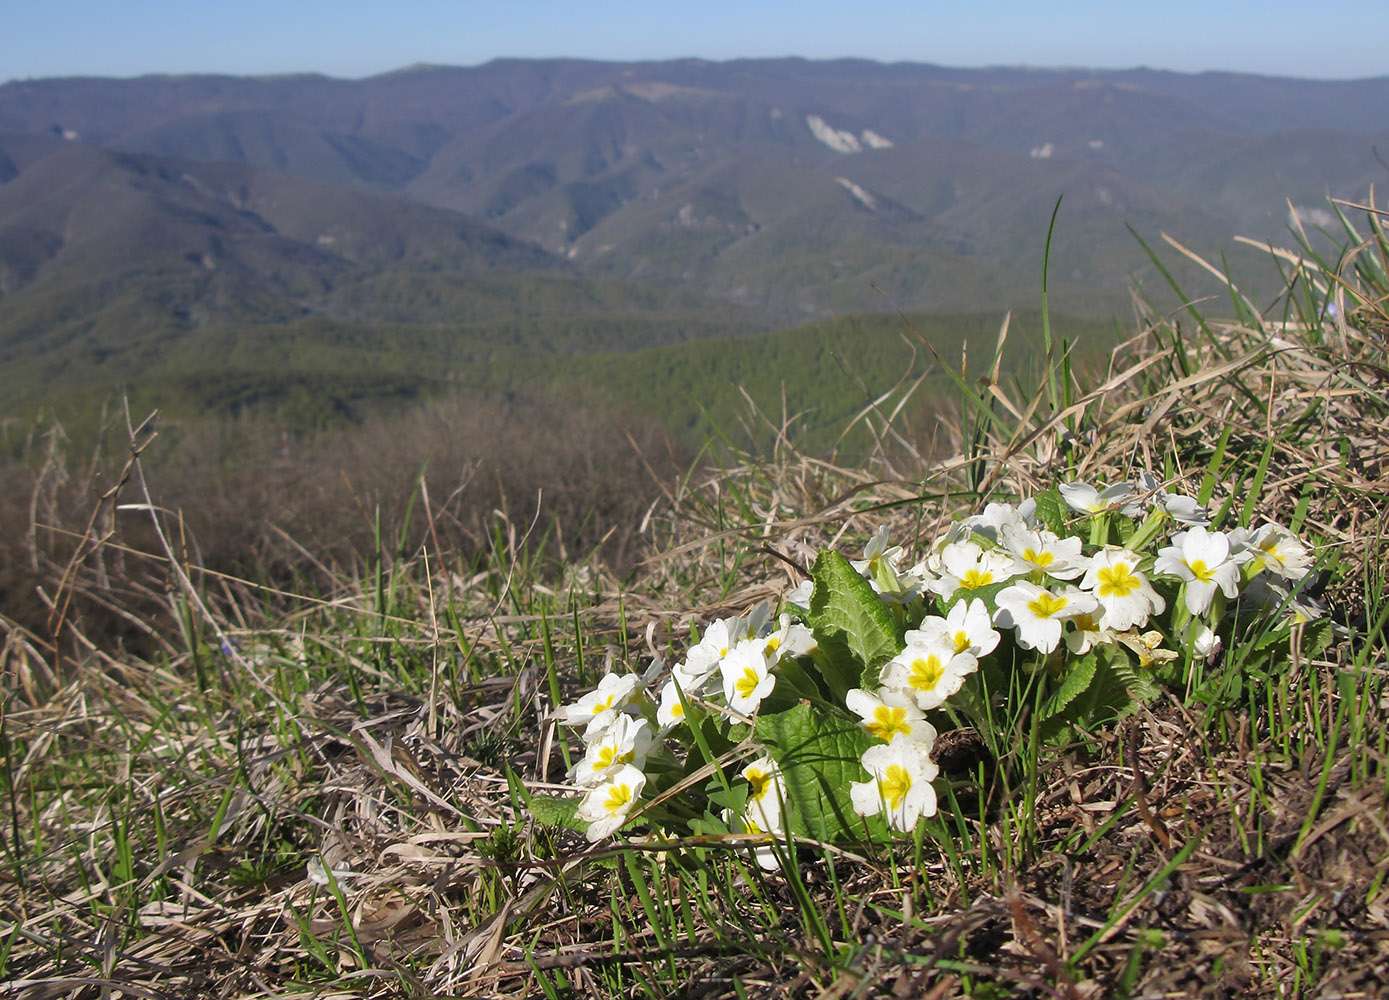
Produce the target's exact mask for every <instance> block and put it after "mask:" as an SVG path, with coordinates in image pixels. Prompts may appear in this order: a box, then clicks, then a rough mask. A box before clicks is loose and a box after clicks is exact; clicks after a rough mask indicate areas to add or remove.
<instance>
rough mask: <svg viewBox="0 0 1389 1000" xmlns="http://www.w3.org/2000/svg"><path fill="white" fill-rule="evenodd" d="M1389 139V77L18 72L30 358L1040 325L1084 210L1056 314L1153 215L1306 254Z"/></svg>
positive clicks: (11, 161)
mask: <svg viewBox="0 0 1389 1000" xmlns="http://www.w3.org/2000/svg"><path fill="white" fill-rule="evenodd" d="M1376 146H1378V147H1380V148H1389V77H1383V78H1374V79H1367V80H1354V81H1334V82H1326V81H1306V80H1297V79H1290V78H1277V77H1261V76H1248V75H1241V74H1228V73H1208V74H1198V75H1188V74H1180V73H1170V72H1165V71H1158V70H1151V69H1141V68H1140V69H1132V70H1122V71H1095V70H1086V69H1035V68H1026V67H992V68H985V69H959V68H947V67H940V66H931V65H925V64H916V63H905V62H903V63H892V64H883V63H875V62H871V61H867V60H861V59H841V60H832V61H824V62H815V61H810V60H805V59H747V60H736V61H730V62H711V61H706V60H701V59H693V58H692V59H681V60H670V61H665V62H631V63H614V62H599V61H592V60H580V59H550V60H519V59H503V60H496V61H493V62H490V63H487V64H485V65H481V66H471V67H452V66H436V65H423V64H422V65H416V66H410V67H405V68H403V69H400V70H396V71H393V72H389V73H384V74H381V75H378V76H372V77H368V78H365V79H360V80H342V79H334V78H330V77H326V76H321V75H316V74H288V75H277V76H264V77H234V76H211V75H209V76H179V77H168V76H147V77H139V78H135V79H128V80H103V79H95V78H68V79H49V80H24V81H12V82H10V83H7V84H4V85H3V86H0V361H3V360H6V359H8V361H9V362H10V363H11V370H18V369H14V368H13V364H14V363H16V362H17V361H18V360H20V359H21V358H24V359H28V361H32V362H33V363H34V364H38V363H40V359H41V358H42V357H44V356H45V355H48V362H49V363H51V364H57V361H56V359H57V358H58V357H60V356H61V357H63V358H65V359H67V360H65V361H63V363H62V365H63V366H65V367H62V368H61V370H62V371H63V372H67V371H69V370H72V371H79V370H80V369H81V366H82V365H83V364H87V363H88V362H87V361H83V360H81V359H83V358H85V359H88V360H90V359H100V360H99V363H100V364H104V365H106V366H108V367H110V366H111V364H112V361H111V359H114V358H117V357H128V356H131V355H130V354H129V344H127V343H125V342H123V341H122V339H121V338H122V337H125V338H129V337H130V336H131V333H130V330H131V329H132V325H134V324H140V325H142V326H143V327H144V328H147V329H151V330H158V331H162V332H161V333H160V334H159V337H160V338H162V339H158V338H156V339H158V342H159V343H160V344H162V345H164V347H161V348H160V350H164V349H166V348H168V346H169V345H172V344H173V343H175V341H176V340H177V339H178V338H179V337H189V336H192V335H193V334H194V333H195V332H196V331H199V330H206V329H208V328H210V327H213V326H216V325H217V324H219V323H232V324H257V325H261V326H265V325H270V326H274V325H276V324H291V325H293V324H299V323H302V322H305V321H307V319H306V318H312V319H314V320H315V321H316V322H317V321H324V322H334V323H352V324H358V325H359V326H360V327H361V329H356V328H354V332H353V333H352V334H351V336H350V337H348V335H347V334H345V333H344V334H342V337H343V338H346V339H348V340H353V339H354V338H355V340H361V339H362V338H363V337H367V336H368V334H366V333H363V332H362V331H363V330H368V331H370V330H377V329H378V328H379V324H382V323H386V322H390V323H405V324H411V323H418V324H422V325H424V326H426V327H428V328H430V329H431V330H432V329H434V328H435V327H436V326H438V325H439V324H445V325H446V324H448V323H449V321H450V318H451V317H453V318H457V320H458V322H459V323H460V324H462V323H471V322H483V321H484V320H485V322H488V323H500V324H505V323H508V322H511V323H514V325H513V326H512V327H510V328H504V327H497V328H496V329H492V328H489V330H491V332H490V333H488V334H487V336H496V337H502V338H504V339H506V341H507V342H508V344H509V345H510V347H509V348H508V349H509V350H519V351H521V352H522V353H525V352H526V351H531V350H540V349H541V347H540V345H555V344H562V345H563V348H562V349H563V350H565V351H582V350H583V349H584V344H583V342H582V341H583V338H585V337H587V338H589V339H590V346H593V345H596V344H597V343H599V342H603V343H606V344H607V347H608V348H609V349H611V348H612V347H613V345H614V344H617V345H620V349H624V350H625V349H635V348H638V347H642V346H651V345H654V344H658V343H666V342H669V341H670V340H671V339H675V340H680V339H688V338H691V337H701V336H707V335H710V334H712V333H738V332H748V331H752V330H763V329H767V328H768V327H769V326H771V325H774V324H784V325H791V324H794V323H799V322H805V321H807V320H813V319H815V318H818V317H824V316H829V315H836V314H841V313H848V312H856V311H883V310H888V309H892V308H897V307H902V308H910V309H916V310H927V311H955V310H968V309H977V308H981V307H985V306H987V307H989V308H993V307H997V308H1001V309H1006V308H1016V307H1019V306H1031V305H1034V304H1035V302H1036V294H1037V289H1038V287H1039V285H1040V278H1041V275H1040V273H1039V272H1040V248H1041V245H1042V241H1043V239H1044V238H1045V233H1046V226H1047V222H1048V219H1049V218H1050V215H1051V210H1052V208H1053V206H1054V205H1055V204H1056V202H1057V199H1058V197H1061V196H1064V202H1063V208H1062V211H1061V214H1060V216H1059V222H1058V230H1057V232H1056V234H1055V235H1056V238H1055V240H1054V241H1053V253H1052V258H1051V275H1050V281H1051V283H1050V288H1051V291H1052V297H1051V303H1052V305H1053V308H1056V309H1058V310H1059V311H1069V312H1072V313H1076V314H1086V315H1105V314H1107V313H1109V312H1111V311H1112V310H1114V309H1116V308H1121V307H1122V305H1123V302H1124V295H1125V294H1126V293H1125V292H1124V291H1123V290H1124V289H1125V288H1126V286H1127V284H1128V282H1129V279H1130V277H1131V276H1133V275H1137V276H1138V277H1139V278H1140V279H1142V278H1144V276H1147V277H1148V278H1151V277H1152V276H1153V272H1152V270H1151V268H1150V265H1149V264H1148V262H1147V260H1146V258H1145V256H1144V254H1143V252H1142V251H1141V249H1140V248H1139V247H1138V245H1137V243H1136V241H1135V240H1134V239H1133V238H1132V236H1131V235H1130V229H1131V230H1132V231H1134V232H1137V233H1139V234H1141V235H1143V236H1144V237H1145V238H1156V237H1157V236H1158V234H1160V233H1162V232H1170V233H1172V234H1174V235H1177V236H1178V237H1179V238H1181V240H1182V241H1183V242H1184V243H1185V244H1187V245H1189V246H1192V247H1193V248H1195V249H1197V250H1199V251H1203V252H1207V253H1211V254H1214V255H1216V256H1217V257H1218V255H1219V254H1220V253H1222V252H1224V251H1225V250H1227V249H1228V248H1229V247H1230V246H1231V241H1232V240H1233V238H1234V237H1235V236H1237V235H1242V236H1251V237H1255V238H1263V239H1274V240H1278V239H1280V238H1281V237H1282V235H1283V234H1284V232H1285V230H1286V227H1287V225H1288V223H1289V221H1290V219H1289V205H1291V206H1293V210H1295V211H1297V212H1299V213H1301V215H1302V217H1305V218H1306V219H1308V220H1311V221H1312V222H1314V223H1315V221H1316V220H1318V219H1321V218H1322V217H1323V216H1319V215H1317V214H1316V213H1318V212H1321V213H1325V211H1326V198H1327V195H1328V194H1330V195H1333V196H1341V197H1346V198H1354V199H1363V198H1364V197H1365V196H1366V192H1367V191H1368V189H1369V187H1370V185H1371V184H1373V183H1375V182H1381V181H1382V180H1383V178H1384V173H1385V171H1384V167H1383V165H1382V164H1381V163H1380V162H1379V161H1378V159H1377V158H1376V154H1375V148H1376ZM1238 252H1242V253H1246V254H1248V253H1251V252H1250V251H1247V250H1242V251H1238ZM536 275H540V276H543V277H542V278H540V279H536V278H535V276H536ZM483 284H486V286H487V290H485V291H484V290H483V287H482V286H483ZM504 286H505V287H506V288H510V289H511V291H509V292H503V291H502V289H503V287H504ZM561 286H563V287H565V288H567V289H568V291H565V292H562V293H561V292H560V291H558V289H559V288H560V287H561ZM600 286H601V288H602V289H603V290H602V292H601V293H597V292H595V291H594V290H595V289H596V288H598V287H600ZM523 289H526V290H529V291H530V292H534V293H535V295H536V299H535V301H534V302H529V301H526V297H527V293H526V292H523V291H522V290H523ZM542 289H543V291H542ZM373 296H376V298H375V299H373ZM576 303H588V304H587V305H584V306H583V311H582V316H583V320H582V322H581V323H578V324H577V325H576V324H575V323H574V322H572V319H573V317H572V315H570V312H569V310H570V309H571V308H573V307H574V305H575V304H576ZM677 303H678V305H677ZM547 310H554V311H553V312H548V311H547ZM600 315H606V316H608V317H609V319H610V322H609V324H608V326H607V328H606V331H605V328H604V327H603V326H602V323H601V321H600V320H599V318H598V317H599V316H600ZM638 316H640V317H643V319H642V320H641V322H643V323H646V324H648V325H647V327H646V330H647V333H646V334H643V333H642V332H641V329H642V328H641V327H640V326H639V325H633V324H634V323H635V320H633V317H638ZM676 316H678V319H672V317H676ZM465 317H471V318H465ZM508 317H510V318H508ZM545 323H551V324H557V325H553V326H552V327H551V328H550V332H546V331H545V330H544V329H542V328H543V327H544V324H545ZM566 324H567V325H566ZM557 330H559V331H562V332H560V333H555V332H554V331H557ZM335 336H336V334H335ZM381 336H383V337H385V336H387V335H386V334H385V333H382V334H381ZM392 336H393V335H392ZM431 336H433V334H431ZM482 336H483V333H482V332H481V329H480V328H476V329H473V330H472V332H471V333H469V334H468V337H471V338H475V339H476V338H481V337H482ZM388 339H389V338H388ZM468 343H469V345H471V346H469V347H468V348H467V350H466V351H464V352H463V353H464V354H466V355H467V356H469V357H474V356H476V357H481V356H482V354H481V353H480V352H479V351H477V350H475V349H474V348H475V346H476V345H475V343H474V340H468ZM79 345H81V346H80V349H79ZM52 352H57V353H52ZM63 352H66V353H63ZM74 352H76V353H74ZM450 356H453V355H450ZM363 357H366V355H363ZM74 358H76V359H78V360H73V359H74ZM28 361H26V363H28ZM92 363H98V362H92ZM372 363H373V364H375V363H376V362H372ZM73 366H76V367H75V368H74V367H73ZM131 370H135V369H134V368H132V369H131ZM3 388H4V386H0V389H3ZM14 391H15V392H21V393H23V394H25V398H29V397H30V396H31V395H32V393H33V387H32V385H30V384H28V383H26V384H25V385H23V386H21V387H19V388H18V389H16V390H14ZM12 398H19V397H18V396H14V397H12Z"/></svg>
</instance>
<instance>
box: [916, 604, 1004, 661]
mask: <svg viewBox="0 0 1389 1000" xmlns="http://www.w3.org/2000/svg"><path fill="white" fill-rule="evenodd" d="M903 638H904V639H905V640H906V642H907V645H909V646H910V645H917V646H930V645H931V644H932V643H936V642H944V643H945V644H947V645H950V646H954V647H955V652H957V653H972V654H974V655H975V656H988V655H989V654H990V653H992V652H993V651H994V650H995V649H996V648H997V647H998V640H999V638H1000V636H999V634H998V632H997V631H996V630H995V629H994V627H993V621H992V620H991V619H990V618H989V609H988V608H987V607H985V605H984V602H983V601H981V600H980V599H979V598H977V597H976V598H975V599H974V600H972V601H965V600H959V601H956V602H955V603H954V604H952V605H951V606H950V610H949V611H948V612H946V615H945V617H944V618H942V617H940V616H939V615H927V616H926V617H925V618H923V619H922V621H921V624H920V625H918V626H917V627H916V628H914V629H909V630H908V631H907V633H906V634H905V635H904V636H903Z"/></svg>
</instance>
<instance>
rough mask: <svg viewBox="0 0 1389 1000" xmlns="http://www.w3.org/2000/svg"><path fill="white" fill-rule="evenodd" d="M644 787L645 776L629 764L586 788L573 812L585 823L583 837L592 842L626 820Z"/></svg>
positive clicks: (600, 838) (601, 837)
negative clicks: (586, 791)
mask: <svg viewBox="0 0 1389 1000" xmlns="http://www.w3.org/2000/svg"><path fill="white" fill-rule="evenodd" d="M645 787H646V775H644V774H642V773H641V771H640V770H638V769H637V768H635V767H633V766H632V765H631V764H623V765H622V767H621V768H619V769H618V771H617V773H616V774H614V775H611V776H609V777H608V778H605V779H604V780H603V783H602V784H600V785H597V786H595V787H593V788H591V789H589V792H588V794H587V795H585V796H584V798H583V801H582V802H580V803H579V808H578V811H577V813H576V814H575V815H576V816H577V817H578V818H579V819H581V820H583V821H584V822H585V823H587V824H588V830H587V831H585V836H587V837H588V839H589V840H590V841H593V842H596V841H599V840H602V839H603V838H604V837H606V836H607V835H608V834H610V833H612V832H613V831H614V830H616V829H617V828H618V827H620V826H622V824H623V823H625V822H627V814H628V813H629V812H631V811H632V807H633V806H635V805H636V804H637V800H638V799H639V798H640V796H641V790H642V789H643V788H645Z"/></svg>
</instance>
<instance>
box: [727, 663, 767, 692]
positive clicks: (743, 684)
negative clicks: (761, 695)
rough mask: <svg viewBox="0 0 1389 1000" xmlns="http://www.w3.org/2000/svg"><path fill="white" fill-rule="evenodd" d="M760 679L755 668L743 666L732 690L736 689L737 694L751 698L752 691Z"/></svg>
mask: <svg viewBox="0 0 1389 1000" xmlns="http://www.w3.org/2000/svg"><path fill="white" fill-rule="evenodd" d="M761 680H762V679H761V678H760V677H758V676H757V671H756V670H753V669H752V667H744V668H743V676H741V677H739V678H738V680H737V682H736V683H735V684H734V685H733V690H735V691H737V692H738V696H739V697H741V698H751V697H752V693H753V692H754V691H756V690H757V685H758V684H759V683H760V682H761Z"/></svg>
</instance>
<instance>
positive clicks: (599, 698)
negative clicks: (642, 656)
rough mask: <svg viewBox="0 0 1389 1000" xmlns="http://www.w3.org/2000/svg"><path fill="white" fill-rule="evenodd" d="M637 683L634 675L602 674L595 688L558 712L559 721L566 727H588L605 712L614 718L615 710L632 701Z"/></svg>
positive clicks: (638, 680) (638, 681) (637, 680)
mask: <svg viewBox="0 0 1389 1000" xmlns="http://www.w3.org/2000/svg"><path fill="white" fill-rule="evenodd" d="M639 683H640V679H639V678H638V677H637V675H636V674H604V675H603V679H602V680H600V681H599V682H598V687H597V688H595V689H594V690H592V691H590V692H589V693H588V694H586V695H584V696H583V697H582V698H580V699H579V700H578V701H577V702H575V703H574V704H572V705H565V706H564V707H563V708H561V709H560V710H559V715H560V721H561V722H563V723H564V724H565V725H566V726H588V725H589V724H590V723H592V722H593V721H594V720H595V718H596V717H598V716H600V715H603V713H605V712H611V713H612V716H614V717H615V716H616V714H617V711H616V710H617V709H619V708H621V707H622V706H623V705H625V704H627V702H629V701H630V700H631V699H632V695H633V694H634V693H635V692H636V690H637V686H638V684H639ZM585 738H587V736H585Z"/></svg>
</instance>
